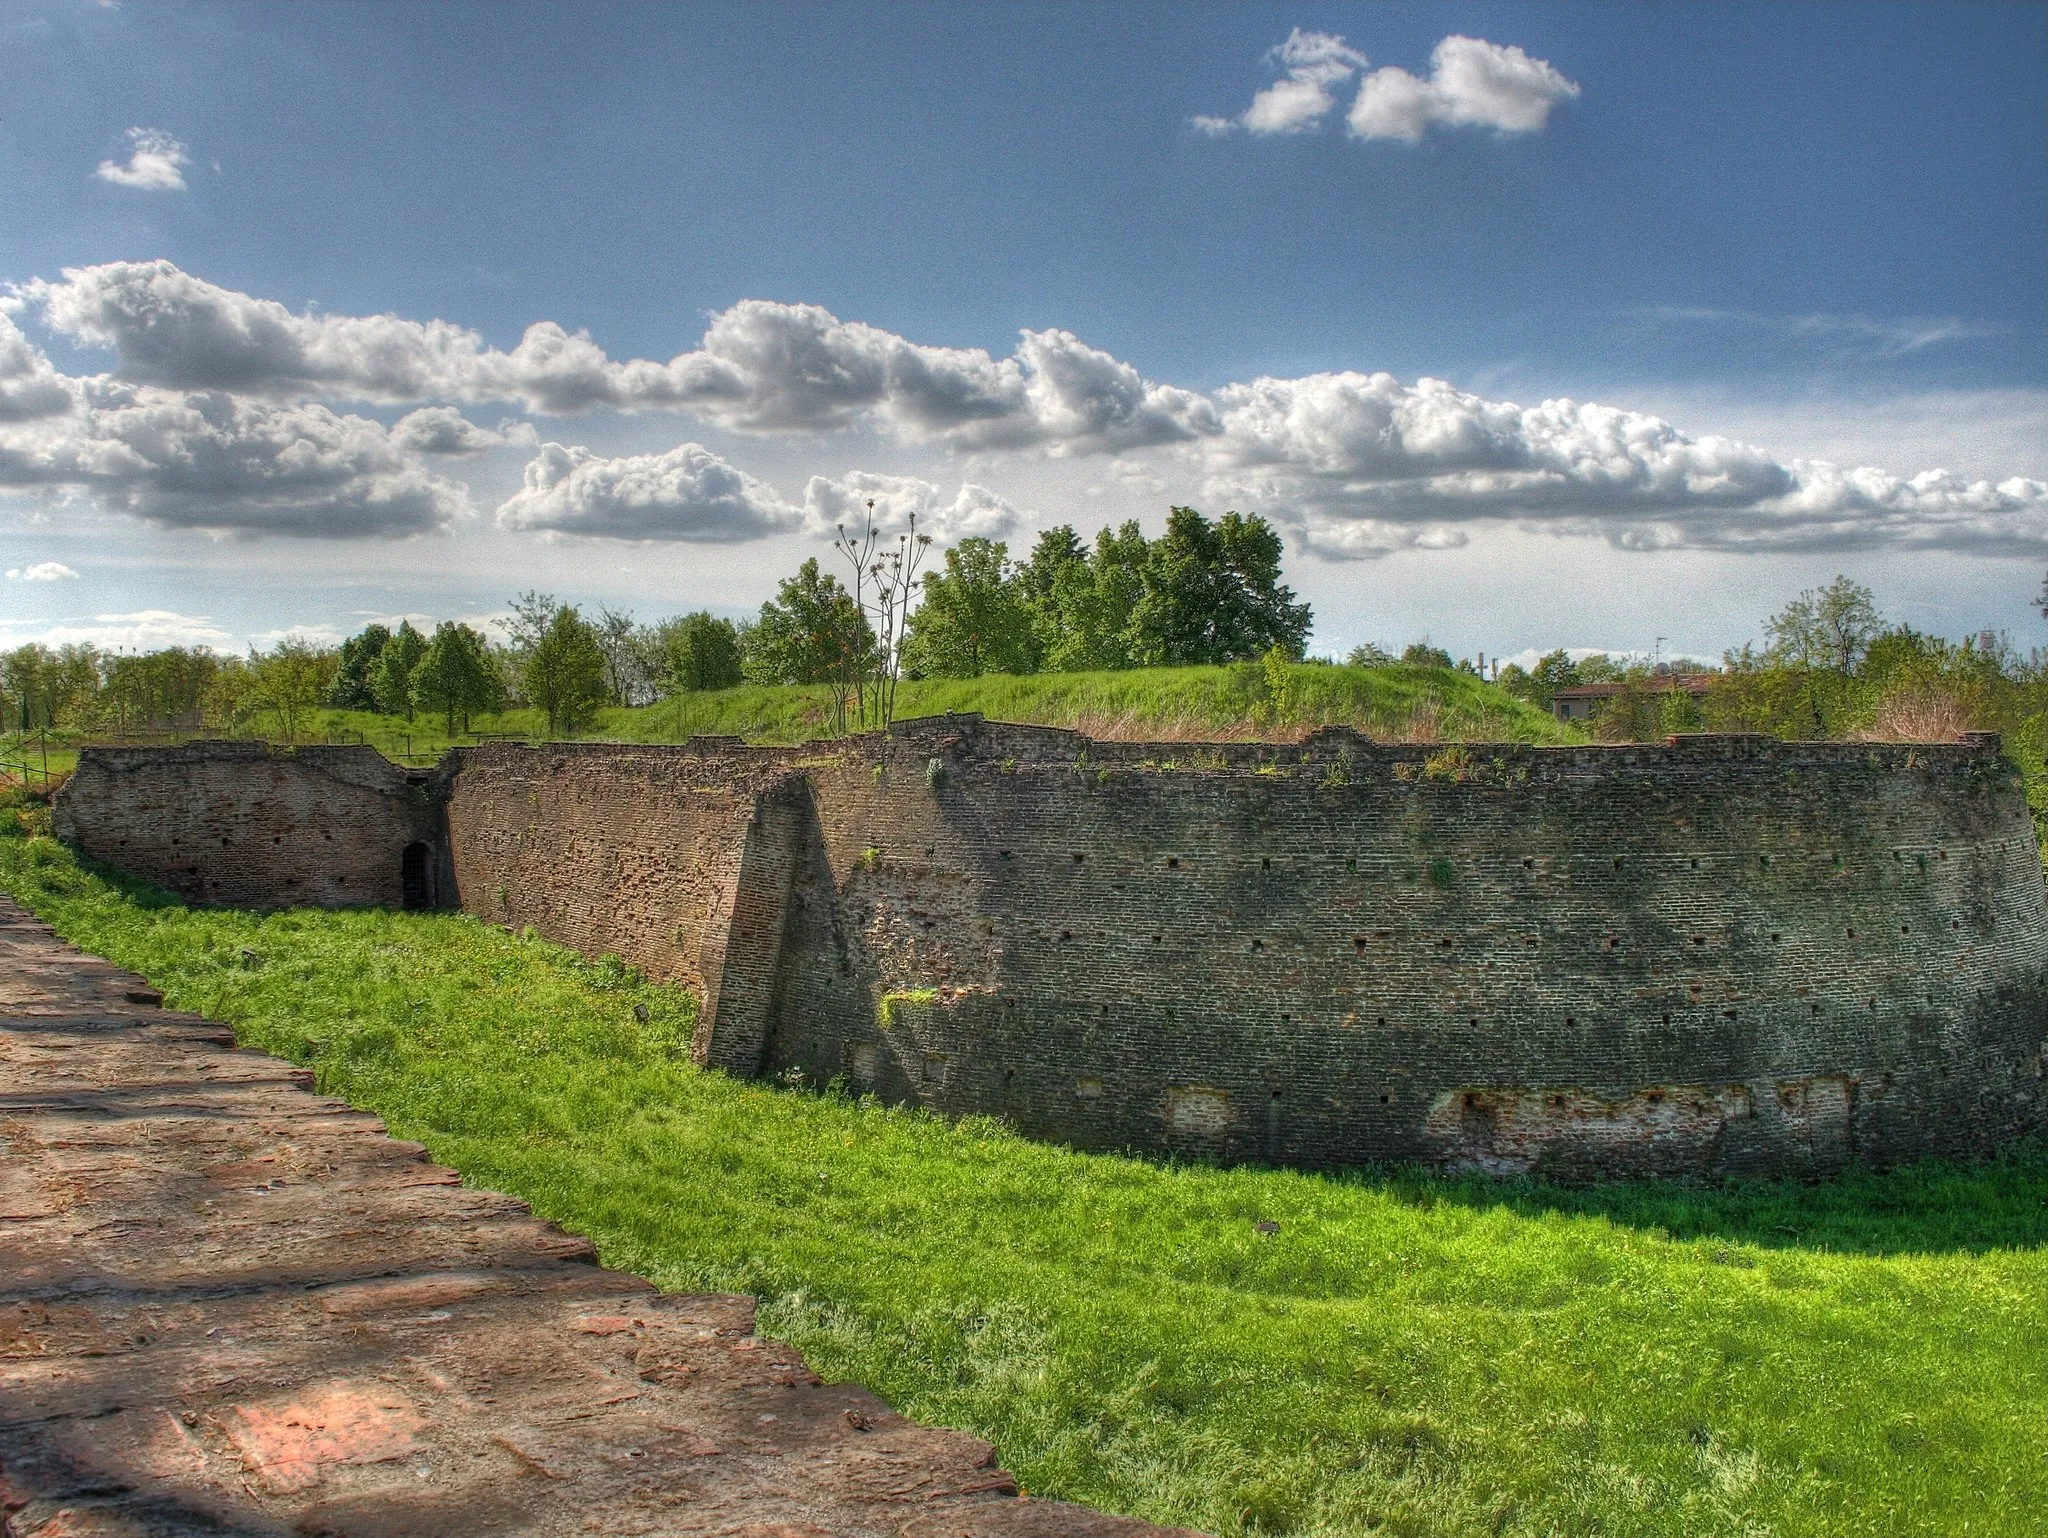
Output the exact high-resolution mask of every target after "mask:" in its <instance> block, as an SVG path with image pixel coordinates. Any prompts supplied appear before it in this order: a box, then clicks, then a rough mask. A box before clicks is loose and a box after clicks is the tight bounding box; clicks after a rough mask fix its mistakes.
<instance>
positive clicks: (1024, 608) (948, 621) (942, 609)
mask: <svg viewBox="0 0 2048 1538" xmlns="http://www.w3.org/2000/svg"><path fill="white" fill-rule="evenodd" d="M903 651H904V668H905V671H906V672H908V673H909V675H910V676H911V677H913V678H979V677H980V676H981V675H982V674H984V673H1028V672H1030V671H1031V669H1032V664H1033V660H1034V658H1033V651H1034V647H1033V644H1032V624H1031V605H1030V603H1029V601H1028V600H1027V599H1026V596H1025V589H1024V585H1023V583H1022V582H1021V581H1020V580H1019V579H1018V577H1017V576H1016V575H1015V573H1014V572H1013V569H1012V567H1011V565H1010V547H1009V546H1008V545H1005V544H1002V543H1000V542H999V541H996V540H989V539H982V538H979V537H974V538H969V539H963V540H961V541H960V543H959V544H957V545H955V546H953V548H952V549H950V550H948V551H947V552H946V565H945V569H944V570H943V571H935V572H933V573H931V574H930V575H929V576H927V577H926V578H925V579H924V602H923V603H921V604H919V605H918V607H917V610H916V612H915V613H913V614H912V615H911V617H910V627H909V633H908V635H907V636H906V637H905V639H904V643H903Z"/></svg>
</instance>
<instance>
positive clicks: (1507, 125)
mask: <svg viewBox="0 0 2048 1538" xmlns="http://www.w3.org/2000/svg"><path fill="white" fill-rule="evenodd" d="M1578 94H1579V88H1578V86H1577V85H1576V84H1575V83H1574V82H1572V81H1570V80H1567V79H1566V78H1565V77H1564V76H1563V75H1562V74H1560V73H1559V72H1558V71H1557V70H1555V69H1553V68H1552V67H1551V66H1550V65H1549V64H1548V63H1546V62H1545V61H1544V60H1542V59H1532V58H1530V57H1529V55H1528V54H1526V53H1524V52H1523V51H1522V50H1521V49H1519V48H1514V47H1503V46H1502V45H1500V44H1498V43H1489V42H1487V41H1486V40H1485V39H1484V38H1478V37H1459V36H1455V35H1454V36H1451V37H1447V38H1445V39H1444V40H1443V41H1442V42H1440V43H1438V44H1437V45H1436V51H1435V52H1434V53H1433V54H1432V55H1431V56H1430V73H1429V78H1428V79H1427V80H1419V79H1417V78H1416V77H1415V76H1413V75H1411V74H1409V73H1408V71H1406V70H1405V69H1395V68H1387V69H1376V70H1374V71H1373V72H1372V73H1371V74H1369V75H1367V76H1366V77H1365V80H1364V82H1363V83H1362V84H1361V85H1360V86H1359V88H1358V96H1357V99H1356V100H1354V101H1353V102H1352V104H1351V112H1350V115H1349V117H1348V118H1347V119H1346V122H1347V123H1348V124H1349V126H1350V129H1351V132H1352V133H1353V134H1354V135H1355V136H1356V137H1358V138H1361V139H1405V140H1407V141H1408V142H1409V143H1411V144H1412V143H1414V142H1415V141H1417V140H1418V139H1420V138H1421V137H1422V136H1423V134H1424V132H1426V131H1427V130H1428V129H1429V128H1431V127H1432V126H1434V125H1436V124H1444V125H1446V126H1449V127H1461V126H1475V127H1480V128H1494V129H1498V130H1499V131H1500V132H1502V133H1537V132H1540V131H1541V130H1542V128H1543V127H1544V125H1545V124H1546V123H1548V122H1549V120H1550V109H1551V108H1552V107H1554V106H1556V105H1557V104H1558V103H1559V102H1561V101H1569V100H1571V99H1572V98H1574V97H1576V96H1577V95H1578Z"/></svg>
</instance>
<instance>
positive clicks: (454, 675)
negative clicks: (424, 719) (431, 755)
mask: <svg viewBox="0 0 2048 1538" xmlns="http://www.w3.org/2000/svg"><path fill="white" fill-rule="evenodd" d="M412 698H413V703H414V704H416V705H418V706H420V707H421V708H422V709H425V710H438V711H440V712H441V713H442V717H443V719H444V720H445V722H446V724H447V729H448V733H449V735H450V736H453V735H454V732H455V718H456V717H457V716H458V715H459V716H461V717H462V729H463V730H464V731H465V732H466V731H468V730H469V718H470V714H471V712H473V711H486V710H499V709H502V708H503V706H504V703H505V685H504V681H503V680H502V679H501V678H500V677H499V676H498V669H497V665H496V664H495V663H494V662H493V661H492V660H491V654H490V644H489V643H488V642H487V641H485V640H484V638H483V637H482V636H481V635H479V634H478V633H477V632H476V631H474V630H471V629H470V628H469V627H468V626H467V625H458V624H456V623H455V622H454V621H453V620H444V621H443V622H442V623H441V624H440V625H439V626H437V627H436V628H435V630H434V639H433V640H432V641H430V642H428V643H427V649H426V651H425V652H424V653H422V654H421V656H420V660H419V665H418V666H417V667H415V668H414V669H413V670H412Z"/></svg>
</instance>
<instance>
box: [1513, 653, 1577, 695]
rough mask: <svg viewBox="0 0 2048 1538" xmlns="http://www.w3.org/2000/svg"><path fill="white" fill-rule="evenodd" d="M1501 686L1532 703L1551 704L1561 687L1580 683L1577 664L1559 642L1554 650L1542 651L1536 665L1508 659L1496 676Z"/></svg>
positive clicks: (1567, 687)
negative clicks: (1531, 665)
mask: <svg viewBox="0 0 2048 1538" xmlns="http://www.w3.org/2000/svg"><path fill="white" fill-rule="evenodd" d="M1497 681H1498V682H1499V684H1500V686H1501V687H1502V688H1503V689H1505V690H1507V692H1508V693H1510V694H1512V695H1514V696H1515V697H1516V698H1517V699H1523V700H1527V701H1528V702H1529V703H1530V704H1532V705H1541V706H1542V707H1543V708H1544V709H1546V710H1548V709H1549V708H1550V702H1551V700H1552V699H1553V698H1555V697H1556V695H1557V691H1558V690H1560V689H1569V688H1571V687H1572V686H1573V685H1574V684H1577V683H1579V682H1580V681H1581V680H1580V678H1579V669H1578V665H1577V664H1576V663H1574V662H1573V661H1572V659H1571V654H1570V653H1569V652H1567V651H1566V650H1565V649H1564V648H1563V647H1562V646H1560V647H1558V648H1557V649H1556V650H1555V651H1548V652H1545V653H1544V654H1543V655H1542V656H1541V657H1539V658H1538V659H1537V660H1536V666H1535V667H1533V668H1529V669H1526V670H1525V669H1523V668H1521V667H1518V666H1517V665H1516V664H1514V663H1512V662H1510V663H1509V664H1508V665H1507V666H1506V667H1504V668H1502V669H1501V670H1500V678H1499V679H1498V680H1497Z"/></svg>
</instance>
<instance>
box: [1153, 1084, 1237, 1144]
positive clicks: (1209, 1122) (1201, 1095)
mask: <svg viewBox="0 0 2048 1538" xmlns="http://www.w3.org/2000/svg"><path fill="white" fill-rule="evenodd" d="M1232 1120H1234V1117H1233V1115H1232V1112H1231V1109H1230V1095H1229V1092H1228V1091H1226V1090H1220V1089H1214V1088H1211V1087H1210V1086H1209V1085H1206V1084H1180V1085H1175V1086H1174V1087H1173V1088H1171V1089H1169V1090H1167V1092H1166V1127H1167V1131H1168V1132H1169V1133H1170V1134H1171V1136H1172V1138H1173V1140H1174V1141H1175V1142H1176V1143H1180V1144H1185V1145H1188V1146H1191V1147H1212V1146H1216V1145H1220V1144H1221V1143H1222V1141H1223V1139H1224V1138H1225V1137H1226V1136H1227V1135H1228V1134H1229V1132H1230V1124H1231V1122H1232Z"/></svg>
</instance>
